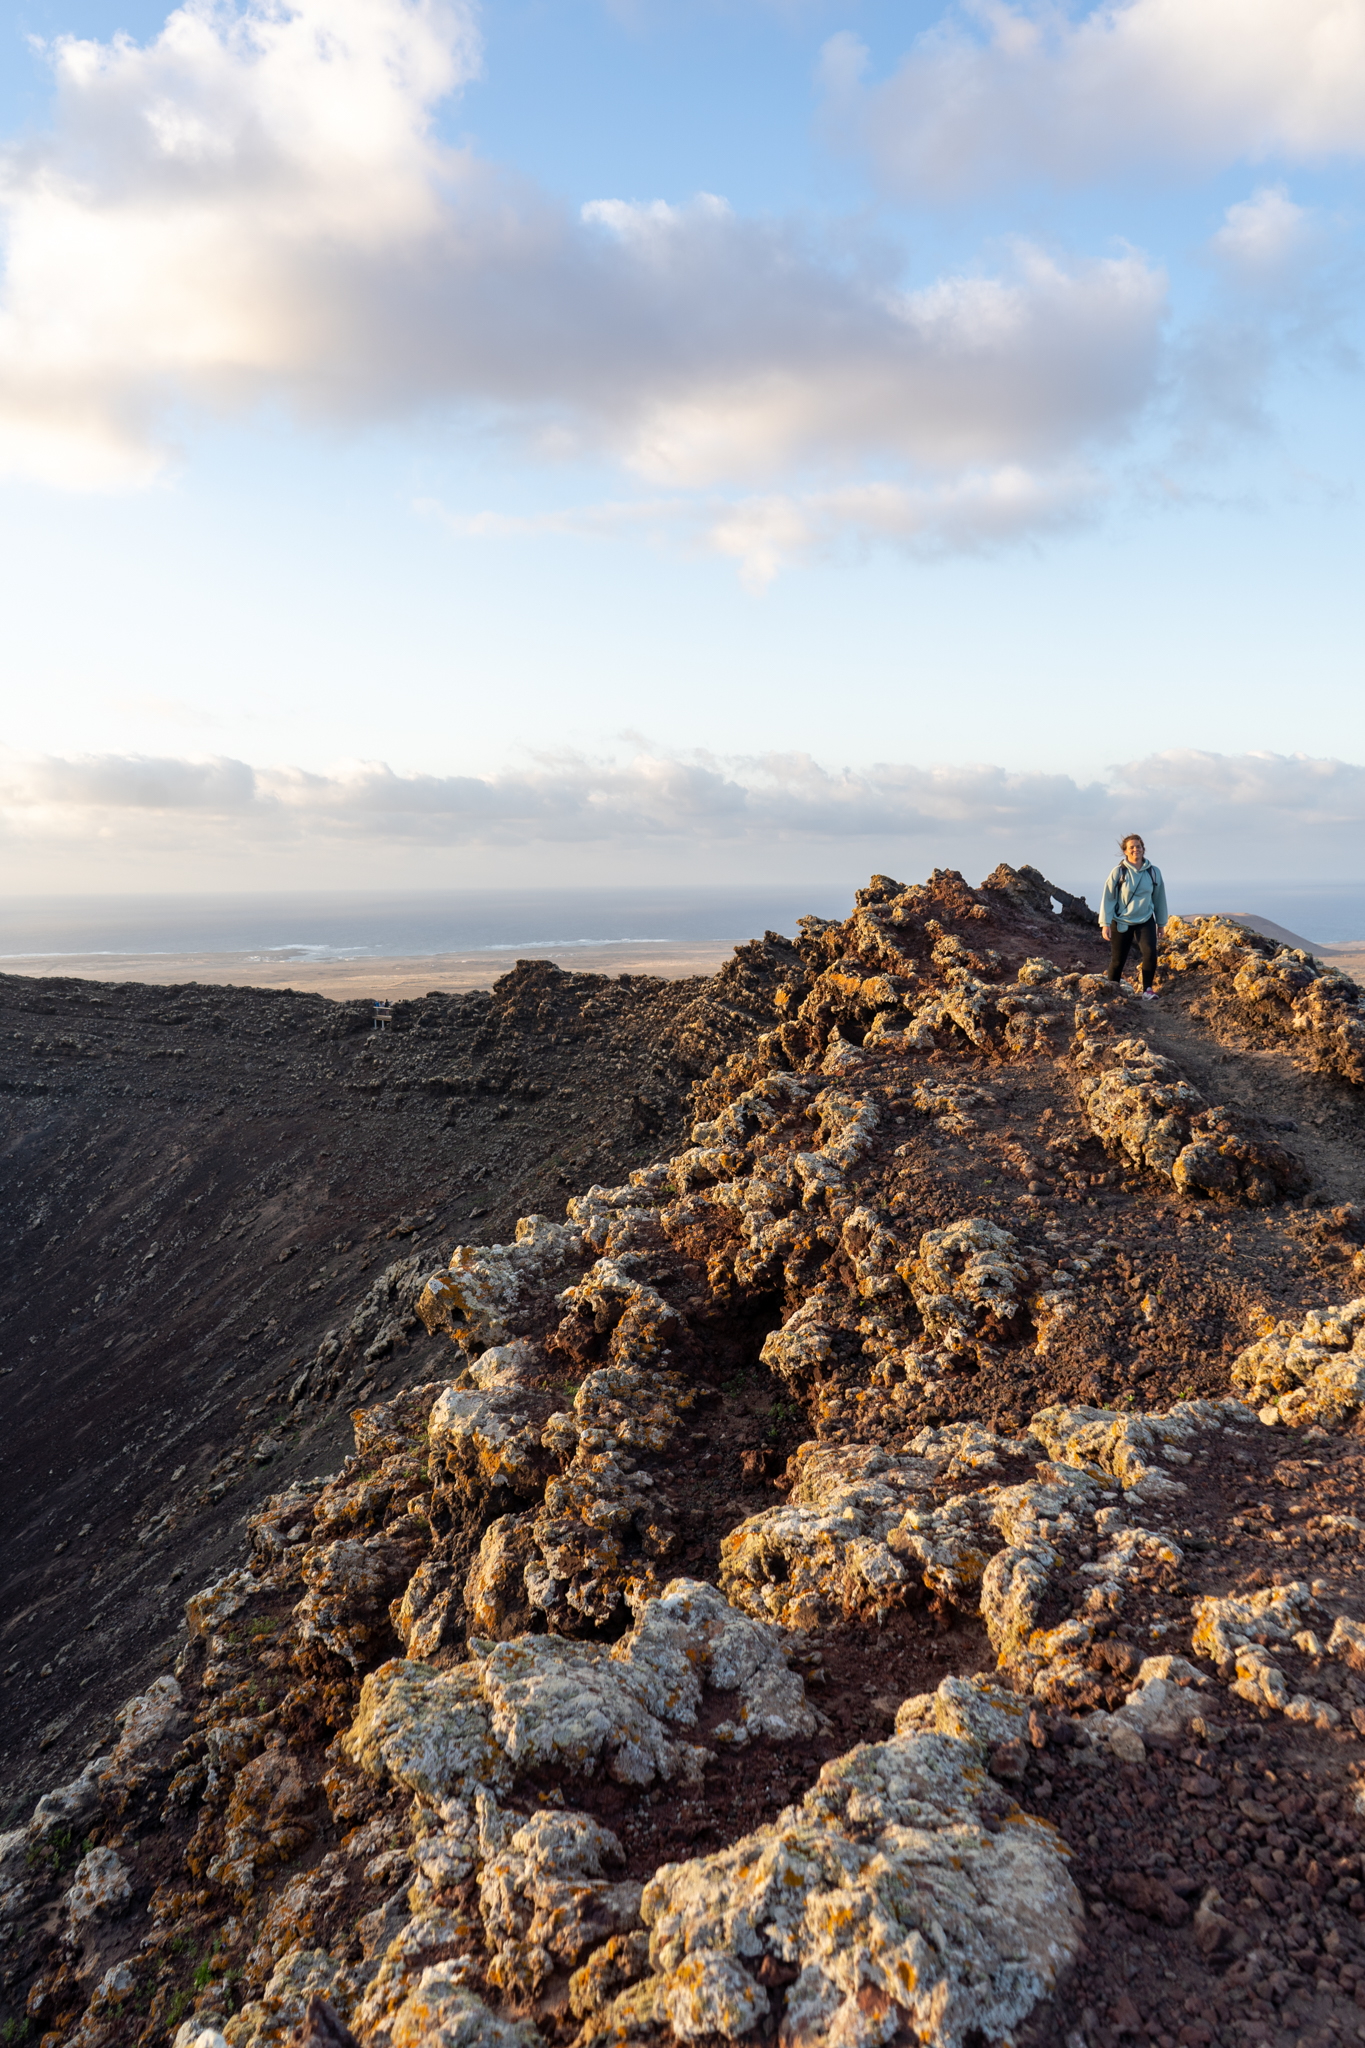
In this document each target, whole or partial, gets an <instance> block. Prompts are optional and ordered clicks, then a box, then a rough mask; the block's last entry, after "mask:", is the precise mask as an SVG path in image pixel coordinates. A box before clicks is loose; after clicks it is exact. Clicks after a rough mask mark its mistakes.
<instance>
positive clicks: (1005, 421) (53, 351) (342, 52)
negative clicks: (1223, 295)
mask: <svg viewBox="0 0 1365 2048" xmlns="http://www.w3.org/2000/svg"><path fill="white" fill-rule="evenodd" d="M50 57H51V62H52V65H53V68H54V71H55V76H56V83H57V102H56V116H55V120H54V125H53V127H52V129H51V131H50V132H49V133H48V134H47V135H45V136H43V137H40V138H39V139H38V140H36V141H34V142H31V143H28V144H25V145H23V146H22V147H19V148H15V149H12V150H11V151H10V152H9V153H8V155H7V156H6V158H5V159H4V163H3V170H2V171H0V209H3V224H4V243H5V258H6V269H5V276H4V282H3V290H2V291H0V471H4V472H7V473H9V474H11V475H16V476H26V477H36V478H38V479H41V480H43V481H45V482H47V483H50V484H55V485H59V486H64V487H74V488H79V489H91V488H124V487H128V486H130V485H138V484H143V483H146V482H148V481H149V480H151V479H152V478H153V477H155V476H156V475H157V474H158V473H160V472H161V470H162V469H163V468H164V467H165V465H166V464H167V462H168V461H171V460H172V459H173V452H174V451H173V448H172V445H171V423H172V422H173V421H174V420H175V419H176V418H177V417H183V416H184V409H185V408H186V407H189V408H190V409H191V410H193V409H196V408H201V409H202V408H207V409H209V410H210V411H216V412H227V411H231V410H234V409H235V410H241V409H244V408H250V407H253V406H258V405H260V404H263V403H266V402H271V403H283V404H285V405H287V406H288V407H290V408H292V409H293V411H294V412H295V413H296V415H298V416H301V417H304V418H314V419H326V420H329V421H333V422H343V423H345V422H366V421H374V420H383V419H387V418H393V417H398V416H408V417H413V416H420V415H421V414H422V413H423V411H424V410H429V409H431V408H434V407H442V408H450V407H454V408H456V409H457V410H463V411H464V412H465V413H466V414H467V415H469V416H470V417H471V418H473V419H477V420H479V421H482V422H490V421H491V422H494V423H496V424H497V425H498V426H500V427H501V428H502V429H503V430H504V431H509V432H512V433H514V434H515V435H517V436H518V437H520V439H521V441H522V443H523V445H524V446H525V447H526V448H527V449H529V450H530V451H531V452H532V453H533V454H538V455H540V456H542V457H544V458H545V459H547V460H556V461H558V460H563V459H565V458H574V457H587V458H590V459H593V460H601V459H606V460H608V461H611V462H614V463H617V464H619V465H621V466H622V467H624V469H625V470H626V471H628V472H629V473H630V474H631V475H632V476H633V477H635V478H637V479H641V480H643V481H644V482H645V483H646V484H647V485H654V486H664V487H666V488H667V489H669V490H681V491H686V492H698V491H701V492H706V491H713V490H717V489H719V490H726V491H733V490H740V491H748V492H755V491H756V492H759V493H763V494H770V493H772V492H774V491H776V492H778V493H779V494H781V504H782V508H783V509H782V510H781V511H780V513H779V512H778V511H777V510H775V505H776V504H777V502H778V501H777V500H773V499H771V498H769V497H766V496H765V500H764V503H763V505H762V506H760V507H757V508H755V507H754V506H749V507H743V506H741V507H739V508H737V509H736V511H735V513H734V516H733V517H732V518H730V519H728V520H727V521H725V522H724V526H723V531H722V532H721V533H720V537H719V538H718V540H717V543H716V544H717V545H718V546H720V547H721V548H722V550H723V551H724V552H727V553H736V554H738V555H739V556H740V557H741V558H743V559H744V560H746V561H750V560H761V558H762V557H763V554H764V546H763V543H761V542H758V543H755V544H754V545H753V546H750V545H749V544H748V543H747V542H737V541H736V538H735V537H736V535H737V534H740V533H743V532H745V531H752V530H754V529H755V528H756V527H757V526H762V525H766V526H767V527H768V528H770V529H771V527H772V526H773V524H774V522H775V521H777V522H778V523H785V524H786V525H787V526H788V527H791V528H793V530H794V529H795V528H797V527H799V528H800V529H802V530H803V531H806V532H809V533H810V534H811V535H812V536H815V537H817V538H818V536H819V535H820V534H822V533H824V532H827V531H828V530H829V529H830V528H831V527H832V526H833V525H835V524H837V523H838V522H839V521H840V520H841V519H843V518H845V517H846V518H847V519H848V520H849V521H851V523H852V525H853V527H854V529H855V530H865V531H867V532H869V533H871V532H875V531H876V530H878V529H879V528H885V527H890V528H892V529H900V530H905V531H912V532H916V533H918V532H921V531H923V532H930V533H932V534H934V535H936V536H937V537H938V544H941V545H958V544H959V543H961V544H965V545H971V544H973V543H974V539H975V536H976V535H977V534H978V532H979V533H980V534H982V535H983V536H984V537H985V538H986V539H988V540H989V539H992V538H998V537H999V536H1000V535H1001V534H1003V533H1005V532H1006V531H1008V532H1009V533H1014V532H1015V531H1023V530H1031V526H1032V510H1031V508H1032V507H1034V506H1035V505H1036V506H1037V508H1038V520H1039V523H1040V528H1041V529H1046V528H1047V527H1048V526H1049V525H1051V524H1052V523H1053V522H1054V519H1055V514H1056V501H1057V499H1058V496H1059V494H1060V495H1061V496H1064V497H1072V498H1074V488H1073V485H1072V483H1071V482H1070V478H1071V477H1072V475H1073V473H1074V472H1075V470H1076V469H1077V468H1078V466H1079V467H1083V466H1085V463H1086V462H1087V461H1088V460H1089V455H1088V452H1087V451H1090V450H1093V449H1094V448H1097V447H1104V446H1110V447H1112V446H1113V445H1115V444H1116V443H1118V442H1121V441H1122V440H1123V439H1124V438H1125V437H1126V436H1127V435H1128V434H1129V433H1130V432H1131V431H1132V428H1133V425H1134V422H1135V421H1136V419H1137V418H1138V417H1139V416H1140V415H1141V413H1142V411H1143V408H1144V407H1145V406H1146V405H1147V404H1148V403H1149V401H1150V400H1151V398H1152V396H1153V393H1154V392H1155V390H1156V389H1157V385H1158V380H1159V370H1160V361H1159V359H1160V347H1161V332H1162V323H1163V319H1164V315H1165V297H1166V287H1165V280H1164V278H1163V276H1162V274H1161V272H1160V271H1159V269H1157V268H1156V267H1155V266H1153V265H1152V264H1150V263H1149V262H1148V261H1147V260H1146V259H1145V258H1143V257H1141V256H1140V255H1138V254H1136V253H1134V252H1122V253H1119V254H1117V255H1110V256H1106V257H1104V258H1101V259H1093V258H1080V257H1075V258H1071V257H1063V256H1059V255H1057V254H1055V253H1044V252H1043V251H1041V250H1039V249H1037V248H1035V247H1032V246H1030V245H1028V244H1019V245H1017V246H1015V247H1014V248H1013V249H1011V250H1010V251H1009V252H1008V253H1007V255H1006V257H1005V259H1004V260H1003V262H1002V263H1000V264H998V265H997V267H996V269H995V271H994V272H993V274H989V275H980V274H966V273H964V274H958V275H947V276H944V277H941V278H939V279H938V280H937V281H935V282H933V283H931V284H928V285H924V286H919V287H914V288H911V287H909V286H907V285H906V284H905V283H904V282H903V280H902V277H901V274H900V258H899V257H898V256H897V255H896V254H895V253H894V252H890V253H889V252H888V251H887V250H886V249H885V248H873V247H870V246H860V245H859V244H858V242H857V241H856V238H852V237H850V236H849V235H848V233H847V232H846V231H844V232H842V233H840V234H838V235H833V234H831V235H821V234H818V233H816V232H815V231H814V230H811V229H809V228H807V227H806V226H803V225H802V223H801V222H799V221H796V220H782V219H744V218H741V217H739V216H737V215H736V214H734V213H733V212H732V210H731V209H730V207H729V206H727V205H726V204H725V202H724V201H723V200H720V199H717V198H715V197H713V196H710V195H706V194H703V195H701V196H699V197H698V198H697V199H695V200H694V201H692V202H690V203H689V204H687V205H683V206H674V205H670V204H664V203H662V202H651V203H636V202H633V201H626V200H620V199H608V200H597V201H593V202H591V203H589V204H588V205H586V206H584V207H582V208H581V209H579V210H574V209H571V208H568V207H566V206H564V205H561V204H560V203H558V202H557V201H555V200H553V199H551V198H549V197H548V196H547V195H546V194H544V193H543V192H541V191H539V190H537V189H536V188H535V187H533V186H531V185H530V184H528V183H527V182H526V181H524V180H520V179H518V178H516V177H515V176H514V175H512V174H511V173H509V172H507V171H506V170H503V169H501V168H499V167H497V166H495V165H491V164H489V163H487V162H484V161H482V160H480V159H479V158H478V157H477V156H476V155H475V154H473V153H472V152H471V151H469V150H460V149H452V148H449V147H446V146H445V145H443V144H442V143H440V142H439V141H438V140H437V139H436V135H435V129H434V121H435V117H436V113H437V110H438V108H439V107H440V106H441V104H442V103H443V102H444V101H446V100H448V99H449V97H450V96H451V95H452V94H455V93H458V92H459V91H460V90H462V89H463V88H464V87H465V86H467V85H468V84H469V83H470V81H471V80H472V79H473V78H474V77H475V76H476V75H477V72H478V66H479V61H480V58H479V45H478V36H477V30H476V23H475V18H474V15H473V13H472V11H471V10H470V9H469V8H468V7H467V6H462V5H460V4H458V0H281V4H275V0H246V4H245V5H243V6H241V7H240V8H235V7H233V6H231V5H227V4H215V0H191V4H190V5H188V6H186V7H183V8H181V9H179V10H178V11H177V12H175V13H174V14H172V15H171V16H170V17H169V19H168V21H167V23H166V26H165V28H164V30H163V31H162V33H161V34H160V35H159V36H158V37H156V38H155V39H154V40H153V41H151V42H149V43H147V44H145V45H139V44H136V43H133V42H132V41H130V40H129V39H127V38H118V39H116V40H115V41H113V42H111V43H105V44H101V43H94V42H89V41H78V40H74V39H70V38H68V39H63V40H61V41H58V42H56V43H55V44H53V45H52V47H51V50H50ZM869 467H871V468H872V469H874V470H875V469H876V468H878V467H881V468H883V469H886V468H889V469H890V470H891V471H892V472H893V473H894V476H893V481H892V482H891V483H890V484H887V485H886V486H885V488H886V489H893V490H900V491H901V493H902V498H901V502H900V503H899V505H898V506H892V505H891V504H890V501H889V500H887V499H886V498H885V497H883V498H881V499H877V498H876V496H875V493H876V491H877V490H879V489H882V488H883V484H882V480H881V479H879V478H874V479H873V480H872V481H871V482H869V476H868V470H869ZM1020 473H1022V474H1023V477H1024V482H1023V484H1022V486H1021V485H1020V482H1019V477H1020ZM803 476H804V477H805V479H806V480H805V482H804V483H801V484H798V481H797V480H798V479H799V478H801V477H803ZM983 477H985V478H987V479H992V478H994V479H997V481H996V482H994V483H990V482H988V483H987V484H986V485H985V486H982V484H981V483H980V481H979V480H980V479H981V478H983ZM816 478H818V479H819V482H818V485H816V484H815V482H814V479H816ZM999 479H1003V480H1004V481H1003V483H1002V482H1000V481H998V480H999ZM851 480H852V481H854V482H856V484H857V486H858V488H859V489H861V490H862V491H864V493H865V492H866V491H867V489H868V488H871V490H872V491H873V493H874V496H873V497H872V498H870V499H869V498H867V497H866V496H864V497H862V498H860V497H859V496H858V495H857V491H856V490H855V492H854V496H853V497H852V498H850V499H848V500H846V501H845V500H841V499H840V498H839V497H838V495H837V494H835V495H830V491H831V487H832V486H833V485H835V484H837V485H838V486H839V487H840V488H843V487H844V486H846V485H849V484H850V481H851ZM813 491H814V495H812V492H813ZM821 491H823V492H824V493H825V495H824V496H823V497H821V496H820V495H819V492H821ZM802 493H804V495H802ZM939 499H941V501H942V502H941V510H939V511H935V504H936V502H937V501H938V500H939ZM1005 501H1008V505H1007V509H1006V511H1005V512H1004V513H1003V514H1002V504H1003V503H1004V502H1005ZM977 508H979V512H980V518H979V520H978V519H977V517H976V509H977ZM860 523H861V525H860Z"/></svg>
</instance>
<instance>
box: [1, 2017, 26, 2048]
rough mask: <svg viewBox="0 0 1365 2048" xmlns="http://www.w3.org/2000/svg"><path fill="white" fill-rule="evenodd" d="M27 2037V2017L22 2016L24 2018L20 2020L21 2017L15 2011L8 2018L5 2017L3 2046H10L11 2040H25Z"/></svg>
mask: <svg viewBox="0 0 1365 2048" xmlns="http://www.w3.org/2000/svg"><path fill="white" fill-rule="evenodd" d="M27 2039H28V2020H27V2018H24V2019H22V2020H21V2019H20V2018H19V2016H18V2014H17V2013H11V2015H10V2017H9V2018H8V2019H7V2020H6V2021H5V2032H4V2042H5V2048H11V2043H12V2042H15V2041H26V2040H27Z"/></svg>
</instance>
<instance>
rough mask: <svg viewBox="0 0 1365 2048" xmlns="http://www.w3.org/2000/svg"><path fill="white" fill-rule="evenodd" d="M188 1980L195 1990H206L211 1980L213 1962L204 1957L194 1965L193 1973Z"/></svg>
mask: <svg viewBox="0 0 1365 2048" xmlns="http://www.w3.org/2000/svg"><path fill="white" fill-rule="evenodd" d="M190 1982H191V1984H193V1986H194V1988H195V1990H196V1991H207V1990H208V1988H209V1985H210V1984H211V1983H212V1982H213V1964H212V1963H211V1962H209V1960H208V1958H207V1957H205V1959H204V1961H203V1962H202V1963H199V1964H197V1965H196V1967H195V1972H194V1975H193V1976H192V1977H191V1978H190Z"/></svg>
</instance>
